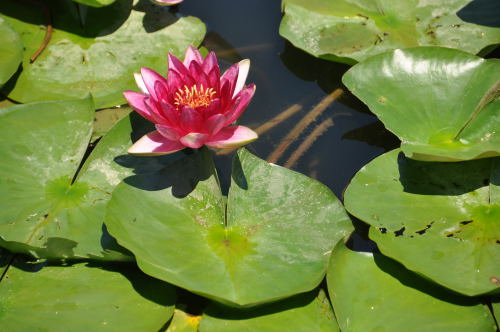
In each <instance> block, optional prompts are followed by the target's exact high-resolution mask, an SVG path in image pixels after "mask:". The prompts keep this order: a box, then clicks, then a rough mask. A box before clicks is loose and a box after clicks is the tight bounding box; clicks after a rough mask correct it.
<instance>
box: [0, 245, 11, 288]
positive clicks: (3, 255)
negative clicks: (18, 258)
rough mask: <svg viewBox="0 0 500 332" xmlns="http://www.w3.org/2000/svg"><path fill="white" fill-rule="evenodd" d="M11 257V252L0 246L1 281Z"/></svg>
mask: <svg viewBox="0 0 500 332" xmlns="http://www.w3.org/2000/svg"><path fill="white" fill-rule="evenodd" d="M11 259H12V254H11V253H10V252H8V251H7V250H5V249H3V248H0V282H1V281H2V276H3V274H4V272H5V271H6V270H7V269H8V268H9V263H10V260H11Z"/></svg>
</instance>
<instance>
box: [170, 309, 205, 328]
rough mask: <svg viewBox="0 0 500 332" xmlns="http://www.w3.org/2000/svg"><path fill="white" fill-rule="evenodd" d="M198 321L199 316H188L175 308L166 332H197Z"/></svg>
mask: <svg viewBox="0 0 500 332" xmlns="http://www.w3.org/2000/svg"><path fill="white" fill-rule="evenodd" d="M200 319H201V316H194V315H190V314H188V313H186V312H184V311H182V310H180V309H177V308H176V309H175V311H174V317H172V321H171V322H170V323H169V324H168V328H167V331H166V332H198V326H199V325H200Z"/></svg>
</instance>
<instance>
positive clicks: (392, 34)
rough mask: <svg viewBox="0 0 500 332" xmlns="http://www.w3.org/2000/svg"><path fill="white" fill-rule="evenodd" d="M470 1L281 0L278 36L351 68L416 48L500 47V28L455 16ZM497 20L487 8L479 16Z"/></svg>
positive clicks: (473, 48) (471, 49) (471, 51)
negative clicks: (406, 49) (355, 64)
mask: <svg viewBox="0 0 500 332" xmlns="http://www.w3.org/2000/svg"><path fill="white" fill-rule="evenodd" d="M471 1H472V0H453V1H449V0H434V1H427V0H407V1H385V0H384V1H372V0H360V1H352V0H336V1H331V0H283V10H284V12H285V16H284V17H283V20H282V21H281V25H280V34H281V35H282V36H283V37H285V38H286V39H288V40H289V41H290V42H292V44H294V45H295V46H296V47H298V48H300V49H302V50H304V51H306V52H308V53H310V54H312V55H314V56H317V57H321V58H324V59H328V60H333V61H340V62H345V63H351V64H352V63H355V62H356V61H359V62H361V61H364V60H366V59H368V58H369V57H371V56H373V55H376V54H379V53H383V52H386V51H389V50H394V49H397V48H406V47H416V46H443V47H448V48H456V49H460V50H463V51H466V52H469V53H474V54H476V53H478V52H479V51H481V50H482V49H483V48H485V47H486V46H488V45H492V44H498V43H500V29H499V28H493V27H487V26H481V25H477V24H473V23H468V22H465V21H463V20H462V19H460V18H459V17H458V16H457V12H458V11H460V10H461V9H462V8H463V7H465V6H467V5H468V4H469V3H470V2H471ZM490 1H495V0H490ZM494 15H496V17H498V13H496V12H492V11H488V10H487V9H485V10H483V11H482V13H481V16H483V17H494Z"/></svg>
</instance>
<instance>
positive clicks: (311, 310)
mask: <svg viewBox="0 0 500 332" xmlns="http://www.w3.org/2000/svg"><path fill="white" fill-rule="evenodd" d="M283 330H290V331H291V330H293V331H294V332H338V331H339V328H338V325H337V321H336V320H335V316H334V315H333V311H332V307H331V305H330V302H329V301H328V298H327V297H326V295H325V293H324V292H323V290H321V291H320V292H319V294H318V292H317V291H315V292H312V293H307V294H301V295H297V296H294V297H292V298H290V299H286V300H282V301H280V302H277V303H272V304H269V305H264V306H261V307H259V308H255V309H247V310H235V309H231V308H227V307H223V306H219V305H216V304H213V305H211V306H209V307H208V308H207V310H206V312H205V314H204V315H203V317H202V319H201V323H200V329H199V331H200V332H232V331H241V332H253V331H261V332H281V331H283Z"/></svg>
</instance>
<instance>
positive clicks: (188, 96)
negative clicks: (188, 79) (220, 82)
mask: <svg viewBox="0 0 500 332" xmlns="http://www.w3.org/2000/svg"><path fill="white" fill-rule="evenodd" d="M175 96H176V97H175V99H174V104H175V105H177V106H181V105H186V106H190V107H193V108H195V107H200V106H208V105H210V103H211V102H212V100H214V97H215V91H214V89H213V88H208V89H205V87H204V86H203V85H202V84H200V85H199V87H198V86H197V85H196V84H195V85H193V86H191V88H188V87H187V85H184V86H183V87H182V88H179V89H178V90H177V92H176V93H175Z"/></svg>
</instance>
